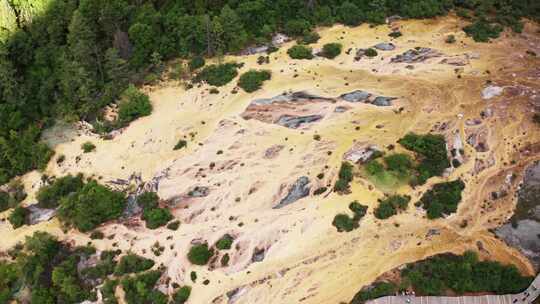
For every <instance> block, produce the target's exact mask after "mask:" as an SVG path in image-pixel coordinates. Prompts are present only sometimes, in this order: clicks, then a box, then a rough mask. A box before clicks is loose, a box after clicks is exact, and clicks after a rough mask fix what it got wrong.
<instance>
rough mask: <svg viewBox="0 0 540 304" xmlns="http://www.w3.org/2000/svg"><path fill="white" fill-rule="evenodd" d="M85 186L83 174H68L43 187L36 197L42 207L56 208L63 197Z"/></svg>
mask: <svg viewBox="0 0 540 304" xmlns="http://www.w3.org/2000/svg"><path fill="white" fill-rule="evenodd" d="M83 186H84V181H83V176H82V174H78V175H77V176H72V175H66V176H64V177H61V178H58V179H56V180H55V181H54V182H53V183H52V184H51V185H48V186H45V187H41V188H40V189H39V191H38V192H37V195H36V199H37V201H38V205H39V207H41V208H56V207H58V204H59V203H60V199H62V198H63V197H65V196H67V195H69V194H71V193H74V192H77V191H79V190H80V189H81V188H82V187H83Z"/></svg>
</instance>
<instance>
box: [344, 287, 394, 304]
mask: <svg viewBox="0 0 540 304" xmlns="http://www.w3.org/2000/svg"><path fill="white" fill-rule="evenodd" d="M396 291H398V287H397V286H396V284H394V283H392V282H376V283H373V284H371V285H370V286H367V287H364V288H362V289H361V290H360V291H359V292H357V293H356V294H355V295H354V297H353V299H352V300H351V302H350V304H364V303H366V302H367V301H368V300H372V299H377V298H381V297H384V296H391V295H394V294H395V293H396Z"/></svg>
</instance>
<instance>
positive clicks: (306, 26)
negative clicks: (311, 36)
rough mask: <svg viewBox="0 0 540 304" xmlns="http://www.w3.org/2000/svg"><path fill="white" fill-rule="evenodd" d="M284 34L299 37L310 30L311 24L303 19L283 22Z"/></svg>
mask: <svg viewBox="0 0 540 304" xmlns="http://www.w3.org/2000/svg"><path fill="white" fill-rule="evenodd" d="M283 29H284V31H285V34H287V35H290V36H301V35H303V34H304V33H306V32H308V31H309V30H310V29H311V24H310V23H309V22H308V21H307V20H305V19H292V20H288V21H287V22H285V26H284V28H283Z"/></svg>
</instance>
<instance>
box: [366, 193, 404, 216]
mask: <svg viewBox="0 0 540 304" xmlns="http://www.w3.org/2000/svg"><path fill="white" fill-rule="evenodd" d="M410 200H411V198H410V197H409V196H401V195H392V196H389V197H387V198H385V199H382V200H379V206H378V207H377V208H375V212H374V214H375V217H376V218H378V219H387V218H389V217H391V216H393V215H396V214H398V212H399V211H403V210H405V209H407V205H408V204H409V201H410Z"/></svg>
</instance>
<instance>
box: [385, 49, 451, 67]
mask: <svg viewBox="0 0 540 304" xmlns="http://www.w3.org/2000/svg"><path fill="white" fill-rule="evenodd" d="M440 56H442V54H441V53H440V52H439V51H437V50H434V49H431V48H424V47H417V48H414V49H410V50H408V51H406V52H404V53H403V54H400V55H397V56H396V57H394V58H392V59H391V60H390V61H391V62H393V63H400V62H405V63H417V62H424V61H426V60H428V59H431V58H436V57H440Z"/></svg>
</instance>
